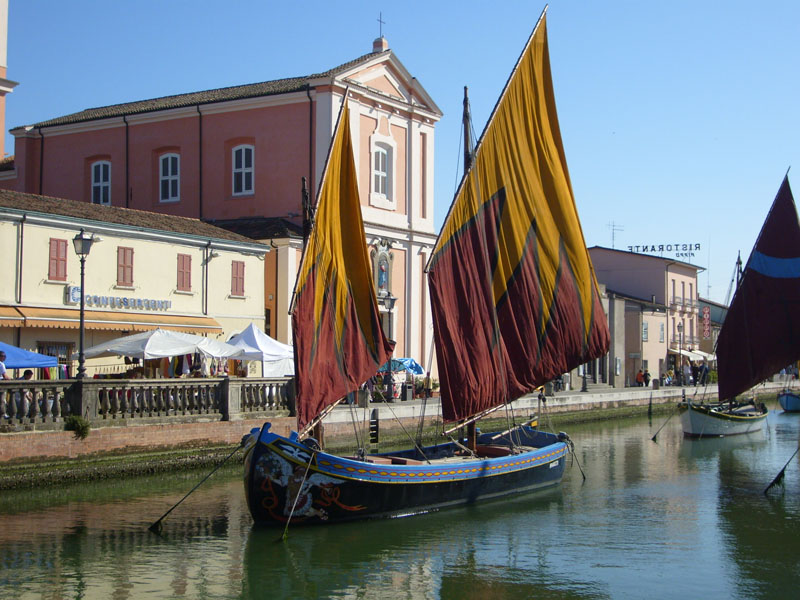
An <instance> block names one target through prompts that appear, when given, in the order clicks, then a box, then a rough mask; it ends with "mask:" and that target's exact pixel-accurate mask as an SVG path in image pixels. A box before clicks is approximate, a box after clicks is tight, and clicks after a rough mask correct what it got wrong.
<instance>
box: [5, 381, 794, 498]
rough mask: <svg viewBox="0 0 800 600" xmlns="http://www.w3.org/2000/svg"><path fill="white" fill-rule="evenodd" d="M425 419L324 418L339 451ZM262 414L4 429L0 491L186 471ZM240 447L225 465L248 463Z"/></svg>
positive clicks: (559, 424)
mask: <svg viewBox="0 0 800 600" xmlns="http://www.w3.org/2000/svg"><path fill="white" fill-rule="evenodd" d="M781 387H782V385H781V384H779V383H765V384H762V385H761V386H759V388H758V389H757V390H756V393H757V394H758V395H763V396H768V395H770V394H772V395H774V394H775V393H776V392H777V391H778V390H779V389H781ZM685 397H688V398H689V399H693V400H694V401H700V400H701V399H702V400H704V401H710V400H713V399H715V398H716V386H713V387H712V386H709V387H706V388H704V390H703V392H702V393H701V391H700V390H698V389H696V388H694V387H692V388H689V387H684V388H681V387H675V386H673V387H666V388H661V389H653V388H625V389H618V390H617V389H610V388H608V389H600V390H598V389H592V390H590V391H587V392H580V391H564V392H557V393H555V394H552V395H550V396H548V397H547V398H546V399H545V401H544V402H541V401H540V398H539V397H538V395H536V394H531V395H528V396H524V397H523V398H520V399H518V400H517V401H515V402H514V403H512V404H511V406H510V407H509V409H508V410H506V409H501V410H498V411H496V412H495V413H493V414H492V415H491V416H490V417H487V418H485V419H483V420H482V421H481V422H480V427H481V428H482V429H484V430H491V429H502V428H504V427H505V426H506V424H507V423H509V422H514V423H520V422H523V421H525V420H527V419H529V418H532V417H534V416H536V415H537V414H538V415H540V417H539V418H540V424H541V426H542V427H544V428H551V429H555V430H567V431H568V427H569V425H570V424H575V423H582V422H589V421H598V420H607V419H618V418H625V417H631V416H637V415H642V414H647V413H649V414H653V415H660V414H663V415H667V414H668V413H670V412H671V411H673V410H675V408H676V406H677V403H678V402H680V401H681V400H682V399H684V398H685ZM421 417H422V418H423V421H424V427H423V437H424V439H425V440H430V441H431V442H434V441H435V440H436V439H437V435H438V432H440V431H441V407H440V404H439V399H438V398H436V397H434V398H431V399H429V400H428V401H427V402H425V401H423V400H420V399H414V400H408V401H403V402H399V401H398V402H393V403H370V404H369V405H368V406H367V407H358V406H356V405H340V406H338V407H336V408H335V409H334V410H333V411H332V412H331V413H330V414H329V415H328V416H327V417H326V419H325V421H324V426H325V427H324V430H325V443H326V446H327V447H328V448H329V449H330V450H331V451H334V452H349V451H351V450H352V451H355V449H357V448H358V446H359V442H360V443H365V440H367V439H368V438H367V436H368V429H369V427H368V425H369V420H370V419H375V418H377V419H378V420H379V421H380V443H379V444H378V445H377V446H376V445H371V447H372V449H373V450H377V451H384V450H391V449H393V447H402V446H405V445H407V444H408V437H409V435H411V436H413V435H415V434H416V432H417V427H418V425H419V422H420V418H421ZM269 421H270V422H271V423H272V427H273V430H274V431H276V432H278V433H281V434H288V433H289V431H290V430H291V429H292V428H293V426H294V418H292V417H287V416H280V417H274V418H270V419H269ZM263 422H264V419H242V420H235V421H209V422H207V423H186V424H157V425H151V424H149V425H136V424H135V423H131V422H127V423H123V424H119V425H116V426H104V427H97V428H92V429H90V431H89V434H88V435H87V437H86V438H85V439H78V438H77V437H76V436H75V435H74V433H73V432H71V431H27V432H26V431H22V432H15V433H6V434H0V490H2V489H14V488H26V487H35V486H38V485H57V484H62V483H75V482H85V481H94V480H100V479H111V478H120V477H134V476H139V475H152V474H158V473H170V472H175V471H180V470H191V469H198V470H210V469H212V468H214V467H215V466H217V465H219V464H220V463H221V462H222V461H223V460H225V458H226V457H228V456H229V455H230V454H231V452H232V451H233V449H235V448H236V446H237V445H239V443H240V441H241V439H242V436H244V435H246V434H247V433H249V432H250V431H251V429H253V428H260V427H261V426H262V425H263ZM241 458H242V457H241V454H240V453H237V454H235V455H234V456H232V457H231V458H230V459H229V460H228V461H227V464H228V465H231V466H235V465H237V464H238V463H241Z"/></svg>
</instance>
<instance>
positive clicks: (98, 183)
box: [92, 160, 111, 206]
mask: <svg viewBox="0 0 800 600" xmlns="http://www.w3.org/2000/svg"><path fill="white" fill-rule="evenodd" d="M92 204H102V205H104V206H110V205H111V163H110V162H108V161H107V160H101V161H98V162H96V163H93V164H92Z"/></svg>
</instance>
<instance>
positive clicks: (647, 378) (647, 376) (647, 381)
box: [644, 369, 650, 387]
mask: <svg viewBox="0 0 800 600" xmlns="http://www.w3.org/2000/svg"><path fill="white" fill-rule="evenodd" d="M649 385H650V371H648V370H647V369H645V370H644V387H648V386H649Z"/></svg>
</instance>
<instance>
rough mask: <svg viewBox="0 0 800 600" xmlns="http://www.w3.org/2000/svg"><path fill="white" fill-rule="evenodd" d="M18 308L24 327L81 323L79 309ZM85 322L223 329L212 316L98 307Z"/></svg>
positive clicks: (90, 325) (128, 327)
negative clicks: (120, 310) (189, 315)
mask: <svg viewBox="0 0 800 600" xmlns="http://www.w3.org/2000/svg"><path fill="white" fill-rule="evenodd" d="M17 310H19V312H20V313H21V314H22V316H24V317H25V322H24V327H51V328H56V329H78V328H79V327H80V311H79V310H74V309H69V308H30V307H24V306H20V307H19V308H18V309H17ZM21 325H22V324H21ZM84 326H85V327H86V329H106V330H113V331H148V330H150V329H156V328H158V327H160V328H161V329H171V330H173V331H184V332H186V333H207V332H212V333H221V332H222V327H221V326H220V324H219V323H217V321H215V320H214V319H212V318H211V317H187V316H181V315H170V314H164V313H126V312H112V311H100V310H87V311H86V313H85V316H84Z"/></svg>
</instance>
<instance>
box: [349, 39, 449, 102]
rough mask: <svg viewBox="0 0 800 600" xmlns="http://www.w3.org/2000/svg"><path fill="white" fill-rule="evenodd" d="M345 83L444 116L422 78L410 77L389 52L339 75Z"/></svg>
mask: <svg viewBox="0 0 800 600" xmlns="http://www.w3.org/2000/svg"><path fill="white" fill-rule="evenodd" d="M339 78H341V80H342V82H343V83H345V84H347V83H350V84H352V83H354V84H356V85H358V86H359V87H361V88H363V89H366V90H368V91H375V92H377V93H378V94H379V95H381V96H384V97H386V96H388V97H389V98H393V99H394V100H397V101H399V102H403V103H405V104H409V105H411V106H415V107H418V108H421V109H424V110H427V111H430V112H431V113H433V114H435V115H438V116H441V114H442V113H441V110H440V109H439V107H438V106H436V103H434V102H433V99H432V98H431V97H430V96H429V95H428V93H427V92H426V91H425V89H424V88H423V87H422V86H421V85H420V84H419V81H417V79H415V78H414V77H412V76H411V74H410V73H409V72H408V71H407V70H406V68H405V67H404V66H403V65H402V64H401V63H400V61H399V60H397V58H396V57H395V56H394V54H392V53H386V54H384V55H382V56H380V57H379V58H377V59H376V60H375V61H373V62H369V63H367V64H361V65H358V66H356V67H354V68H353V69H351V70H349V71H347V72H344V73H341V74H340V75H339Z"/></svg>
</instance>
